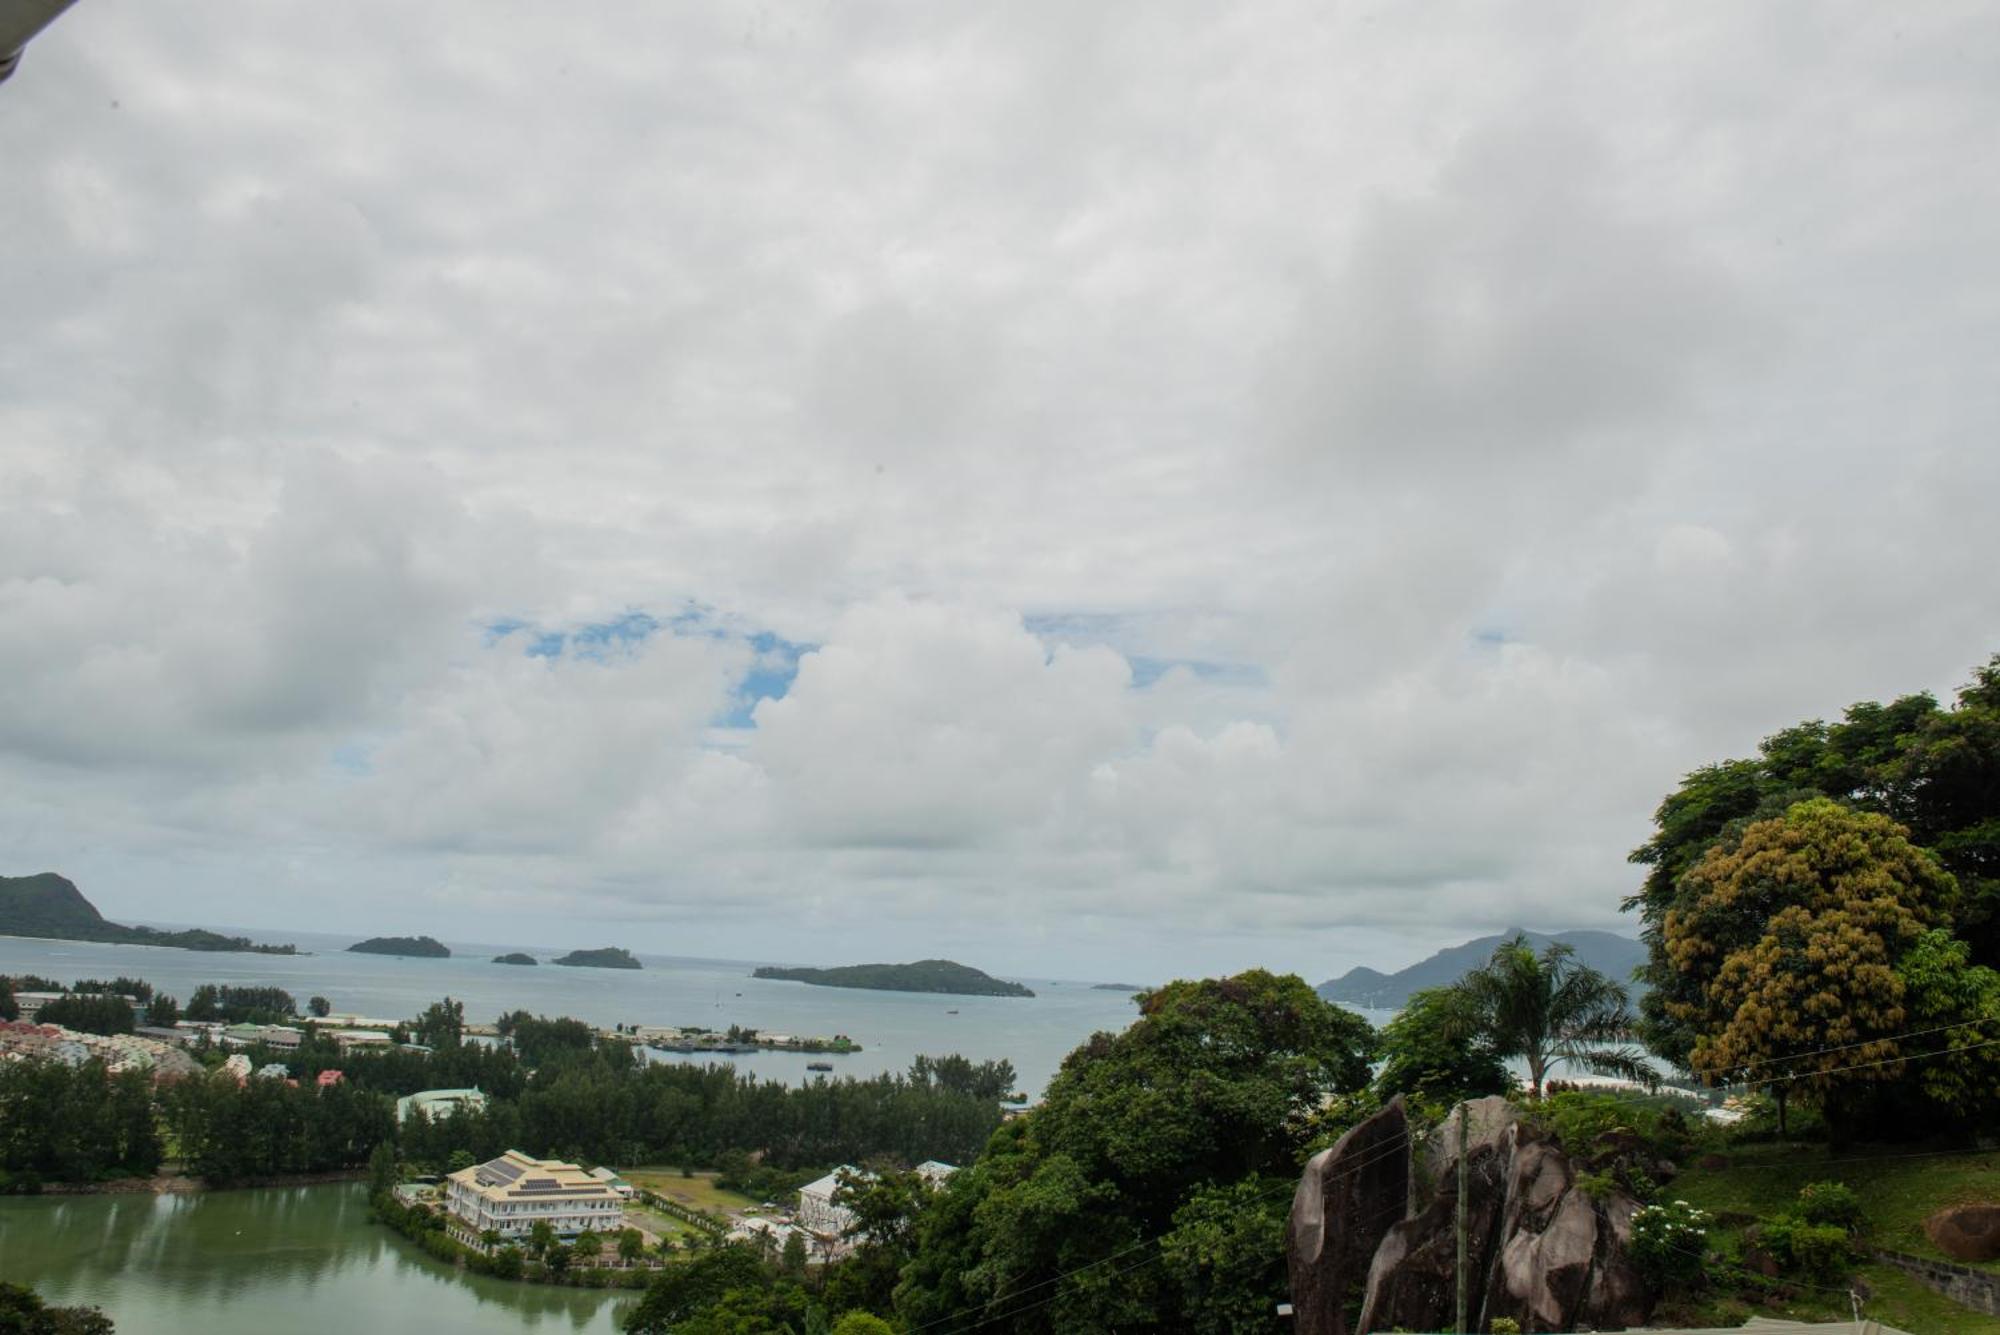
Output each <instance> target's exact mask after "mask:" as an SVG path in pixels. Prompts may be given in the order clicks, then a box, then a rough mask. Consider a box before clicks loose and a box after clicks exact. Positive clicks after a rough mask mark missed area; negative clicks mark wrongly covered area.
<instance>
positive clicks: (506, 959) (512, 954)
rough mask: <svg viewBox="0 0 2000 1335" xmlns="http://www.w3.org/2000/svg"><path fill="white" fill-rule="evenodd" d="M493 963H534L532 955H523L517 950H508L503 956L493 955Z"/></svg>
mask: <svg viewBox="0 0 2000 1335" xmlns="http://www.w3.org/2000/svg"><path fill="white" fill-rule="evenodd" d="M493 962H494V963H495V964H533V963H535V962H536V961H535V957H534V956H533V955H528V954H524V953H522V952H521V951H518V950H510V951H508V952H507V953H506V954H504V955H495V956H494V957H493Z"/></svg>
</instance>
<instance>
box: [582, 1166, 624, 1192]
mask: <svg viewBox="0 0 2000 1335" xmlns="http://www.w3.org/2000/svg"><path fill="white" fill-rule="evenodd" d="M590 1175H591V1176H592V1177H594V1178H596V1179H597V1180H598V1181H599V1182H602V1183H605V1184H606V1185H608V1186H609V1187H610V1188H611V1189H612V1190H613V1191H615V1192H617V1193H618V1198H619V1199H620V1200H627V1201H629V1200H631V1199H632V1184H631V1183H630V1182H627V1181H626V1180H625V1179H624V1178H622V1177H620V1176H618V1174H617V1173H615V1172H613V1171H612V1170H611V1169H609V1168H606V1167H604V1166H603V1165H602V1164H600V1165H598V1166H597V1167H596V1168H593V1169H591V1170H590Z"/></svg>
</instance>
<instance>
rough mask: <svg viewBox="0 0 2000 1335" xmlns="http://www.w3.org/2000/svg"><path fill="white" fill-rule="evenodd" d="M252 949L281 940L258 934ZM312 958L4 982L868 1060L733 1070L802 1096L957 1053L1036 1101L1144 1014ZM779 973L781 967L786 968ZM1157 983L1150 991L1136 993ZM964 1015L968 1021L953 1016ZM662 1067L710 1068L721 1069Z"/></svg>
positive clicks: (144, 952) (73, 972)
mask: <svg viewBox="0 0 2000 1335" xmlns="http://www.w3.org/2000/svg"><path fill="white" fill-rule="evenodd" d="M249 935H252V936H253V937H254V938H255V939H259V940H263V939H269V938H270V937H271V934H270V933H250V934H249ZM277 939H281V940H291V941H295V942H296V943H297V945H298V947H299V949H301V950H310V951H313V952H314V953H313V954H310V955H247V954H246V955H237V954H213V953H207V952H197V951H189V950H169V949H163V948H161V947H157V946H109V945H94V944H90V943H85V942H76V941H40V940H31V939H28V938H24V937H0V973H8V974H22V973H35V974H41V975H43V976H44V977H49V978H55V979H57V980H59V981H62V982H65V983H67V982H74V981H75V980H76V979H78V978H111V977H116V976H118V975H120V974H124V975H127V976H129V977H134V978H144V979H145V980H146V981H148V982H150V983H152V984H153V986H154V987H155V988H157V989H158V990H160V991H162V992H166V993H169V994H170V995H172V996H175V997H178V998H179V999H180V1000H181V1001H183V1002H185V1001H186V1000H187V998H188V994H189V993H191V992H193V991H194V989H195V988H196V987H197V986H199V985H200V984H202V983H229V984H235V985H239V986H241V985H245V984H255V985H260V986H275V987H282V988H284V989H285V990H286V991H287V992H290V993H291V994H292V995H293V996H294V997H296V998H298V1001H299V1004H300V1005H301V1006H303V1005H304V1004H305V1002H306V998H307V997H309V996H314V995H318V996H324V997H326V998H327V999H328V1000H329V1001H331V1002H332V1003H333V1008H334V1010H336V1011H346V1012H351V1013H355V1014H360V1015H367V1016H371V1017H377V1018H383V1019H401V1018H405V1017H409V1016H413V1015H415V1014H417V1013H418V1012H419V1011H421V1010H422V1009H423V1008H424V1007H425V1006H427V1005H429V1004H430V1003H431V1002H433V1001H436V1000H437V999H438V998H440V997H443V996H451V997H455V998H457V999H458V1000H460V1001H462V1002H464V1003H465V1014H466V1017H467V1018H468V1019H471V1020H475V1021H486V1022H490V1021H492V1020H493V1019H494V1018H495V1017H497V1016H499V1015H500V1014H502V1013H503V1012H505V1011H511V1010H516V1009H522V1010H528V1011H533V1012H535V1013H537V1014H541V1015H548V1016H556V1015H571V1016H575V1017H576V1018H578V1019H581V1020H589V1021H591V1022H592V1023H594V1024H599V1025H603V1026H606V1027H607V1028H608V1027H609V1026H611V1025H614V1024H625V1025H633V1024H668V1025H701V1026H705V1027H707V1028H710V1029H727V1028H728V1027H729V1026H730V1025H732V1024H735V1025H743V1026H745V1027H746V1028H752V1029H761V1030H766V1031H769V1032H773V1033H785V1034H819V1035H831V1034H835V1033H843V1034H846V1035H848V1036H849V1037H851V1038H853V1039H854V1040H855V1041H856V1042H857V1043H860V1044H861V1045H862V1047H863V1050H862V1051H861V1052H859V1053H854V1054H850V1055H848V1056H844V1057H841V1056H823V1057H822V1056H810V1057H809V1056H805V1055H802V1054H795V1053H763V1052H760V1053H755V1054H751V1055H746V1056H740V1057H733V1058H729V1059H727V1060H728V1061H729V1062H730V1063H731V1064H733V1065H735V1066H737V1067H738V1068H739V1069H741V1070H744V1071H749V1072H754V1073H755V1074H756V1075H757V1076H758V1077H759V1078H760V1079H765V1080H776V1081H783V1082H786V1083H794V1084H795V1083H797V1082H799V1081H801V1080H804V1079H808V1078H810V1075H811V1073H809V1072H808V1071H807V1070H806V1069H805V1068H806V1063H807V1062H809V1061H825V1062H829V1063H831V1064H832V1066H833V1074H834V1075H835V1076H836V1077H837V1076H841V1075H855V1076H869V1075H875V1074H877V1073H879V1072H883V1071H904V1070H907V1069H908V1068H909V1065H910V1061H911V1059H912V1058H914V1057H916V1056H917V1055H918V1054H919V1053H928V1054H931V1055H942V1054H944V1053H950V1052H957V1053H962V1054H963V1055H965V1056H967V1057H970V1058H972V1059H974V1060H976V1061H984V1060H989V1059H997V1058H1001V1057H1004V1058H1006V1059H1007V1060H1009V1061H1011V1062H1013V1063H1014V1069H1015V1071H1016V1072H1017V1073H1018V1074H1019V1084H1020V1087H1021V1088H1022V1089H1024V1090H1025V1091H1027V1093H1028V1094H1029V1096H1030V1097H1038V1096H1039V1095H1040V1093H1041V1091H1042V1088H1043V1086H1044V1085H1045V1084H1047V1082H1048V1080H1049V1077H1050V1076H1052V1075H1054V1074H1055V1071H1056V1068H1057V1067H1058V1066H1059V1065H1060V1064H1061V1062H1062V1059H1063V1057H1064V1056H1065V1055H1066V1054H1068V1052H1069V1051H1070V1050H1071V1049H1072V1048H1074V1047H1076V1046H1077V1045H1078V1044H1079V1043H1082V1042H1083V1041H1084V1040H1085V1039H1087V1038H1089V1037H1090V1035H1091V1034H1093V1033H1095V1032H1097V1031H1098V1030H1100V1029H1109V1030H1114V1031H1115V1030H1120V1029H1123V1028H1125V1026H1127V1025H1128V1024H1130V1023H1131V1022H1132V1020H1133V1018H1134V1017H1135V1016H1136V1015H1137V1010H1136V1008H1135V1007H1134V1006H1133V1004H1132V998H1131V994H1129V993H1125V992H1109V991H1099V990H1096V989H1094V988H1093V987H1092V986H1091V985H1090V984H1089V983H1082V982H1075V981H1064V980H1052V979H1029V978H1023V979H1017V980H1015V981H1018V982H1022V983H1026V984H1027V985H1028V986H1029V987H1031V988H1033V989H1034V990H1035V993H1036V995H1035V996H1033V997H951V996H938V995H931V994H927V993H913V992H865V991H859V990H853V989H847V988H827V987H809V986H807V985H806V984H804V983H782V982H773V981H770V980H768V979H760V978H752V977H751V976H750V972H751V970H752V969H753V968H755V967H756V964H755V963H754V962H750V961H736V960H707V959H681V958H675V957H672V956H661V955H640V956H639V959H640V960H641V962H642V963H644V965H645V966H646V967H645V968H644V969H640V970H630V969H561V968H555V967H553V966H551V965H548V964H542V965H539V966H537V967H535V968H525V967H521V966H516V965H507V964H494V963H491V962H490V961H491V960H492V957H493V956H495V955H497V954H501V953H503V952H505V951H509V950H527V951H528V952H529V953H530V954H535V953H537V952H536V951H535V949H534V948H533V947H527V946H519V945H508V944H504V943H503V944H494V943H483V944H482V943H474V942H461V941H447V942H446V943H445V944H446V945H448V946H450V947H451V949H452V952H453V953H452V958H450V959H444V960H420V959H396V958H392V957H389V956H385V955H353V954H349V953H347V951H346V947H347V946H348V945H351V944H352V943H353V941H354V938H352V937H333V936H318V935H302V934H289V933H288V934H284V935H282V936H280V937H278V938H277ZM773 962H776V961H773ZM1123 981H1144V980H1123ZM953 1012H956V1014H953ZM654 1055H655V1057H656V1058H657V1059H658V1060H663V1061H673V1060H685V1061H698V1062H711V1061H720V1060H724V1059H722V1058H716V1057H675V1056H673V1055H671V1054H664V1053H662V1054H654Z"/></svg>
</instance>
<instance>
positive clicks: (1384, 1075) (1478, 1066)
mask: <svg viewBox="0 0 2000 1335" xmlns="http://www.w3.org/2000/svg"><path fill="white" fill-rule="evenodd" d="M1381 1058H1382V1066H1381V1069H1380V1070H1379V1071H1378V1072H1377V1073H1376V1075H1375V1092H1376V1093H1377V1094H1378V1095H1379V1096H1380V1097H1381V1099H1382V1101H1383V1102H1387V1101H1388V1100H1389V1099H1392V1098H1394V1097H1395V1096H1396V1095H1398V1094H1401V1095H1403V1096H1404V1097H1405V1098H1408V1099H1413V1100H1416V1101H1418V1102H1419V1103H1423V1104H1429V1105H1433V1106H1442V1107H1450V1106H1451V1105H1452V1104H1455V1103H1457V1102H1458V1101H1459V1100H1461V1099H1476V1098H1483V1097H1485V1096H1486V1095H1488V1094H1504V1093H1506V1092H1507V1090H1508V1089H1509V1087H1511V1086H1512V1085H1513V1083H1514V1079H1513V1077H1512V1076H1511V1075H1509V1074H1508V1072H1507V1065H1506V1063H1505V1062H1504V1061H1502V1060H1501V1058H1500V1053H1499V1052H1498V1051H1497V1050H1496V1048H1495V1045H1494V1039H1493V1037H1492V1035H1490V1034H1488V1033H1486V1032H1485V1029H1484V1026H1483V1025H1482V1024H1481V1022H1480V1015H1479V1010H1478V1005H1477V1003H1476V1001H1475V1000H1474V999H1473V998H1472V997H1471V996H1470V995H1469V994H1468V993H1467V991H1466V990H1465V989H1462V988H1456V987H1433V988H1426V989H1424V990H1423V991H1421V992H1414V993H1412V994H1411V995H1410V999H1409V1000H1408V1001H1407V1002H1405V1003H1404V1004H1403V1009H1402V1010H1400V1011H1398V1012H1397V1013H1396V1016H1395V1018H1394V1019H1392V1020H1390V1021H1389V1022H1388V1023H1387V1024H1385V1025H1383V1026H1382V1041H1381Z"/></svg>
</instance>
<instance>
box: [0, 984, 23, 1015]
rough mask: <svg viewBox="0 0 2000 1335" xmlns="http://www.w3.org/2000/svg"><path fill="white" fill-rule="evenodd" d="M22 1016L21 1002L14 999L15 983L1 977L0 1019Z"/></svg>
mask: <svg viewBox="0 0 2000 1335" xmlns="http://www.w3.org/2000/svg"><path fill="white" fill-rule="evenodd" d="M20 1018H21V1004H20V1003H19V1002H17V1001H15V1000H14V984H13V982H12V980H10V979H8V978H5V977H0V1020H18V1019H20Z"/></svg>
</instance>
